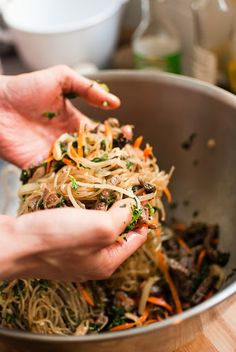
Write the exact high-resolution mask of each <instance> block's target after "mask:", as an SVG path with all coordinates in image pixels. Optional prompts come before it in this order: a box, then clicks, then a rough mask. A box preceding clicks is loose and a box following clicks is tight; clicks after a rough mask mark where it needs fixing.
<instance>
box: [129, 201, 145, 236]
mask: <svg viewBox="0 0 236 352" xmlns="http://www.w3.org/2000/svg"><path fill="white" fill-rule="evenodd" d="M142 212H143V210H142V209H141V208H140V209H139V208H138V207H137V205H133V206H132V219H131V221H130V223H129V225H128V226H127V227H126V229H125V233H126V232H129V231H131V230H133V228H134V227H135V226H136V224H137V222H138V220H139V218H140V216H141V215H142Z"/></svg>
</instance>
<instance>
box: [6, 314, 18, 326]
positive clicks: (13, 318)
mask: <svg viewBox="0 0 236 352" xmlns="http://www.w3.org/2000/svg"><path fill="white" fill-rule="evenodd" d="M5 321H6V323H8V324H11V323H15V322H16V316H15V314H14V313H12V314H10V313H7V314H6V317H5Z"/></svg>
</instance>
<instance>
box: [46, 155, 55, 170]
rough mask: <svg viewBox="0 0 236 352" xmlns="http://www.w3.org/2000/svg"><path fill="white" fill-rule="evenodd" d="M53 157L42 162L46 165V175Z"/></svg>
mask: <svg viewBox="0 0 236 352" xmlns="http://www.w3.org/2000/svg"><path fill="white" fill-rule="evenodd" d="M53 159H54V158H53V156H50V157H49V158H47V159H46V160H44V162H45V163H46V174H48V173H49V171H50V165H51V161H52V160H53Z"/></svg>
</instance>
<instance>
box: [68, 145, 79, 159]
mask: <svg viewBox="0 0 236 352" xmlns="http://www.w3.org/2000/svg"><path fill="white" fill-rule="evenodd" d="M70 152H71V155H72V156H74V157H75V158H77V157H78V154H77V152H76V150H75V148H74V147H73V146H72V145H71V147H70Z"/></svg>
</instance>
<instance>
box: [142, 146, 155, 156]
mask: <svg viewBox="0 0 236 352" xmlns="http://www.w3.org/2000/svg"><path fill="white" fill-rule="evenodd" d="M152 155H153V154H152V147H151V146H150V145H146V148H145V149H144V151H143V156H144V157H145V158H148V157H149V156H152Z"/></svg>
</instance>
